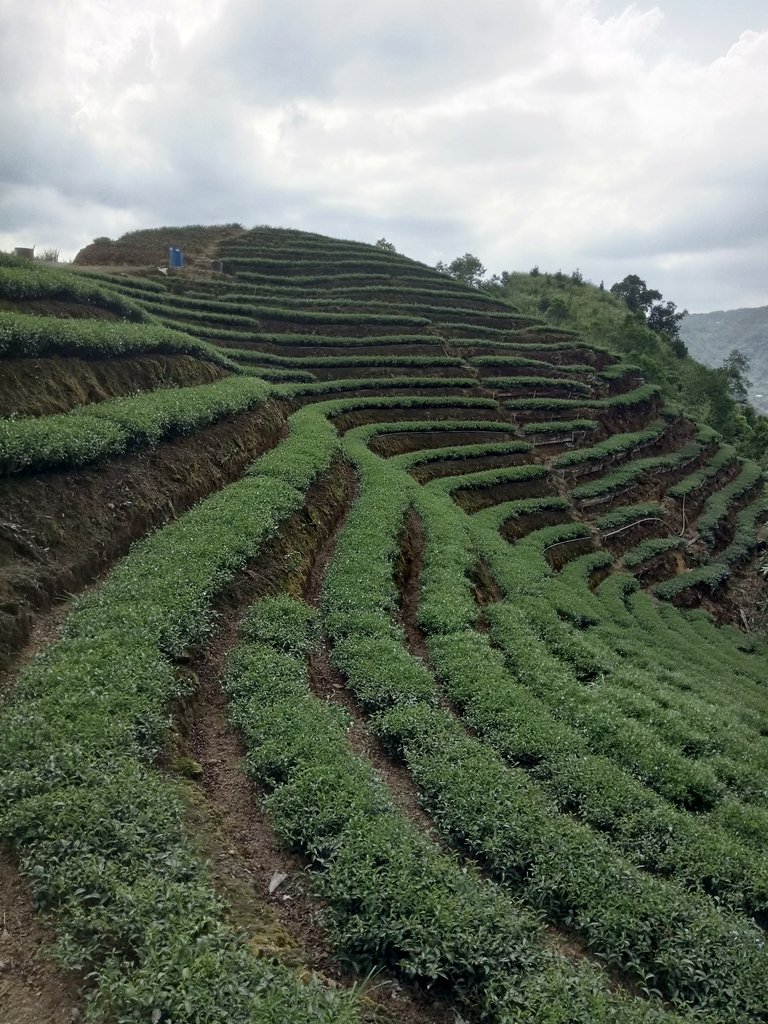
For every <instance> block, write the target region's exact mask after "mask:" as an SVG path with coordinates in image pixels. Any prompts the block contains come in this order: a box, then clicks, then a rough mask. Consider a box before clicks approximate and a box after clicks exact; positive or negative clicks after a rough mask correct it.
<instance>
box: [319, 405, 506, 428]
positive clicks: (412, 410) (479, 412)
mask: <svg viewBox="0 0 768 1024" xmlns="http://www.w3.org/2000/svg"><path fill="white" fill-rule="evenodd" d="M329 419H330V420H331V422H332V423H333V425H334V426H335V427H336V429H337V430H338V431H339V433H340V434H343V433H346V431H347V430H351V429H352V428H353V427H361V426H364V425H366V424H368V423H393V422H397V420H477V419H483V420H498V421H499V422H500V423H503V422H504V420H505V416H504V413H503V412H501V411H500V410H498V409H484V408H482V407H480V408H466V407H464V406H451V405H439V406H425V405H422V406H418V405H414V406H403V405H401V406H392V407H390V408H387V409H376V408H368V409H355V410H353V411H352V412H344V413H339V415H338V416H331V417H329Z"/></svg>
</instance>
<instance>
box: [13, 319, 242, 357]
mask: <svg viewBox="0 0 768 1024" xmlns="http://www.w3.org/2000/svg"><path fill="white" fill-rule="evenodd" d="M150 352H162V353H169V354H174V355H175V354H177V353H184V354H187V355H193V356H197V357H198V358H200V359H205V360H206V361H207V362H211V363H216V365H218V366H223V367H225V368H226V369H229V370H236V369H237V367H236V366H235V365H234V363H233V362H232V360H231V359H229V358H227V355H226V354H225V353H223V352H221V351H220V350H219V349H217V348H215V347H214V346H213V345H208V344H206V343H205V342H204V341H198V340H197V338H192V337H190V336H189V335H188V334H183V333H182V332H181V331H172V330H169V329H168V328H167V327H160V326H157V325H154V324H132V323H125V322H122V321H121V322H118V323H115V322H112V321H109V320H60V319H55V318H53V317H42V316H31V315H28V314H24V313H6V312H0V357H5V358H19V357H39V356H47V355H52V354H57V355H72V356H79V357H81V358H83V357H84V358H93V357H104V356H112V357H117V356H125V355H133V354H137V355H138V354H142V355H143V354H146V353H150Z"/></svg>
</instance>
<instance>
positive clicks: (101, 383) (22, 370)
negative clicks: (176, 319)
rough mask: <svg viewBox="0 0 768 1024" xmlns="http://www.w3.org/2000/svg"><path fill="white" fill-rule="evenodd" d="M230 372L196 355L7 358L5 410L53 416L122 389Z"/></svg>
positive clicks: (0, 392) (1, 398)
mask: <svg viewBox="0 0 768 1024" xmlns="http://www.w3.org/2000/svg"><path fill="white" fill-rule="evenodd" d="M228 376H229V371H227V370H224V369H222V368H221V367H219V366H216V365H215V364H214V363H208V362H205V361H204V360H202V359H198V358H196V357H195V356H191V355H134V356H125V357H121V358H110V359H78V358H74V357H70V356H67V357H61V356H47V357H45V358H41V359H3V360H2V361H1V362H0V416H11V415H14V414H15V415H17V416H48V415H51V414H52V413H57V412H67V411H68V410H69V409H72V408H74V407H75V406H78V405H86V404H88V403H91V402H103V401H104V400H105V399H108V398H115V397H117V396H118V395H131V394H135V393H136V392H137V391H153V390H155V389H156V388H162V387H191V386H193V385H196V384H210V383H212V382H213V381H216V380H221V379H222V378H223V377H228Z"/></svg>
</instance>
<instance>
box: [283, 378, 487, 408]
mask: <svg viewBox="0 0 768 1024" xmlns="http://www.w3.org/2000/svg"><path fill="white" fill-rule="evenodd" d="M435 379H436V380H437V379H439V378H435ZM393 396H394V397H398V398H439V397H442V398H474V397H476V396H478V391H477V390H476V389H474V388H463V387H452V386H441V385H439V384H436V385H435V386H434V387H422V388H418V387H417V388H413V387H398V386H397V382H396V381H395V380H394V379H390V380H389V381H377V382H376V383H375V384H371V385H369V386H368V387H364V388H349V389H345V390H343V391H339V390H336V389H333V388H329V389H328V391H315V392H313V393H312V394H310V395H297V396H296V398H295V399H294V400H295V401H296V403H297V404H298V405H314V404H315V402H326V401H333V400H335V399H337V398H383V397H393Z"/></svg>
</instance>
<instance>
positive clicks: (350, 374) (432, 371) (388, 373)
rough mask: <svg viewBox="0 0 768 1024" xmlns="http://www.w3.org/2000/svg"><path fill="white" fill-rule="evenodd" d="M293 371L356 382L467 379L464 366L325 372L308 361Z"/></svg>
mask: <svg viewBox="0 0 768 1024" xmlns="http://www.w3.org/2000/svg"><path fill="white" fill-rule="evenodd" d="M291 369H301V370H303V369H308V370H310V372H311V373H313V374H314V375H315V377H317V379H318V380H354V379H355V378H357V377H377V378H382V379H386V378H393V379H395V380H396V379H397V378H398V377H414V376H418V377H465V376H467V373H466V371H465V369H464V367H462V366H418V365H416V366H387V365H386V364H385V365H383V366H333V367H330V368H329V369H326V370H324V369H323V368H322V366H319V365H317V364H316V363H315V361H314V359H308V360H307V366H306V367H304V366H299V367H291Z"/></svg>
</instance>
